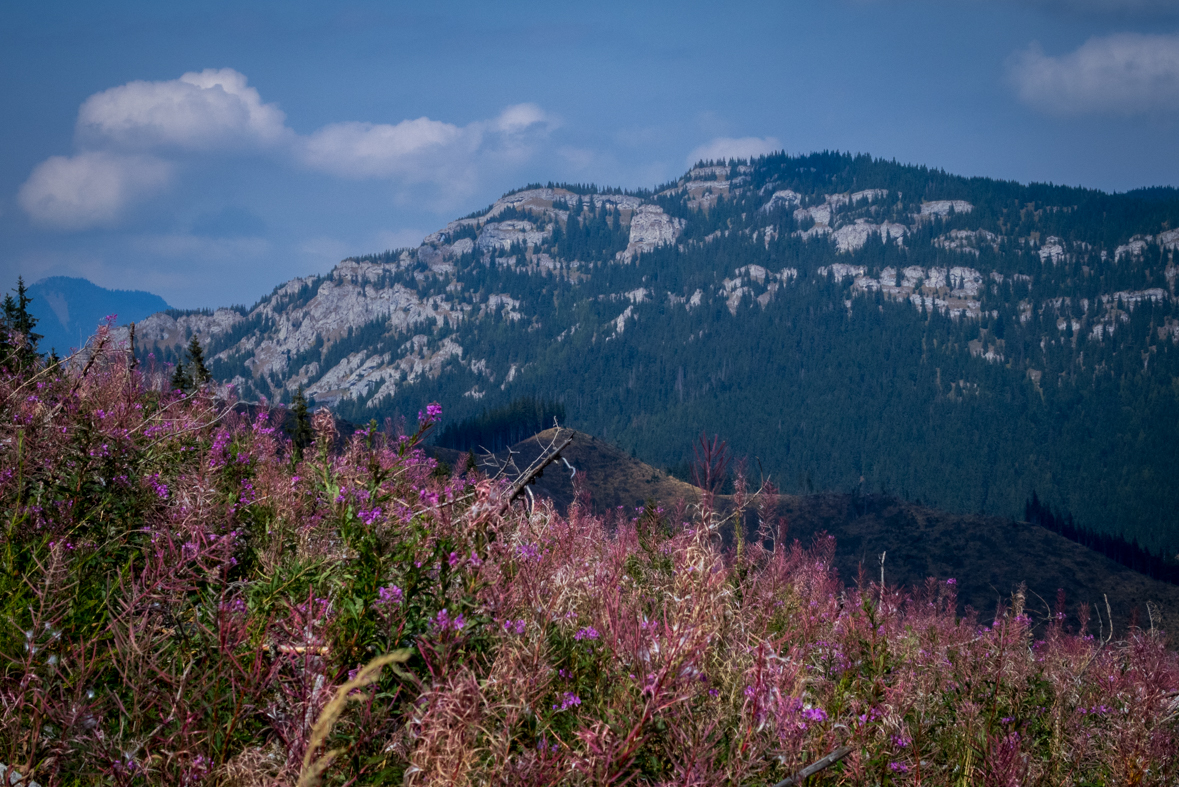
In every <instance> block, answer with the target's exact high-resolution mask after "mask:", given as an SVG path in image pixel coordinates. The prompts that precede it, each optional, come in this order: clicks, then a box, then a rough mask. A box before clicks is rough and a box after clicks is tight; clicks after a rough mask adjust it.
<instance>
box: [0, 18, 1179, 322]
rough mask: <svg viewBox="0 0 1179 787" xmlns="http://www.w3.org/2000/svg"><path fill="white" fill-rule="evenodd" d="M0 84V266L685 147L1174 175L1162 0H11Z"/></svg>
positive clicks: (371, 222)
mask: <svg viewBox="0 0 1179 787" xmlns="http://www.w3.org/2000/svg"><path fill="white" fill-rule="evenodd" d="M0 86H2V87H0V90H2V91H3V92H2V94H0V98H2V99H3V107H4V111H3V114H2V115H0V287H2V288H3V289H5V290H7V289H8V288H10V287H11V286H12V285H13V284H15V281H16V278H17V276H23V277H24V279H25V281H26V282H33V281H37V280H39V279H41V278H44V277H46V276H54V275H63V276H80V277H85V278H88V279H90V280H91V281H93V282H94V283H96V284H99V285H101V286H103V287H109V288H117V289H139V290H147V291H150V292H153V293H156V294H158V295H161V296H163V297H164V298H165V299H166V300H167V301H168V302H169V303H170V304H172V305H173V306H176V307H180V308H203V307H218V306H228V305H232V304H244V305H249V304H251V303H253V302H254V301H256V300H257V299H258V298H259V297H261V296H263V295H265V294H266V293H268V292H270V291H271V290H272V289H273V288H274V287H275V286H277V285H279V284H281V283H282V282H284V281H287V280H289V279H291V278H293V277H295V276H306V275H309V274H314V273H325V272H327V271H328V270H330V269H331V267H332V266H333V265H335V264H336V263H337V262H338V261H340V260H341V259H343V258H345V257H348V256H352V255H359V254H367V253H373V252H380V251H384V250H386V249H390V248H400V247H405V246H416V245H418V243H420V241H421V239H422V237H423V236H425V235H426V234H428V233H430V232H433V231H434V230H437V229H440V228H441V227H443V226H445V225H446V223H447V222H448V221H450V220H452V219H454V218H457V217H459V216H463V215H466V214H468V213H470V212H472V211H474V210H478V209H481V208H483V207H486V206H487V205H488V204H490V203H491V202H492V201H494V200H495V199H496V198H497V197H499V196H500V195H502V194H503V193H504V192H506V191H508V190H511V189H513V188H519V187H521V186H523V185H525V184H527V183H530V182H547V181H567V182H578V183H585V182H592V183H597V184H599V185H610V186H623V187H628V188H639V187H654V186H656V185H658V184H660V183H665V182H667V181H670V180H673V179H675V178H677V177H678V176H680V175H682V174H683V173H684V172H685V171H686V170H687V169H688V168H689V167H690V166H691V164H692V163H693V162H694V161H696V160H699V159H701V158H729V157H748V156H751V155H760V154H763V153H768V152H771V151H775V150H785V151H787V152H789V153H807V152H811V151H818V150H841V151H850V152H853V153H869V154H872V155H874V156H879V157H883V158H888V159H896V160H898V161H901V162H904V163H913V164H924V165H928V166H932V167H940V168H942V169H945V170H947V171H949V172H952V173H956V174H962V175H980V176H987V177H995V178H1004V179H1014V180H1019V181H1022V182H1030V181H1039V182H1053V183H1063V184H1068V185H1082V186H1086V187H1092V188H1099V189H1103V190H1107V191H1125V190H1129V189H1133V188H1138V187H1143V186H1154V185H1171V186H1179V145H1177V144H1176V143H1177V142H1179V0H938V1H937V2H926V1H925V0H813V1H810V2H802V1H797V2H796V1H793V0H775V1H774V2H741V1H740V0H729V2H726V3H717V2H712V1H711V0H710V2H695V1H694V0H676V1H675V2H633V0H632V1H631V2H613V1H612V0H595V2H592V3H587V2H582V3H559V2H553V0H546V1H545V2H498V3H487V2H445V1H444V0H443V1H436V2H433V3H429V4H425V3H420V2H415V3H402V2H396V1H394V0H384V1H383V2H353V1H350V0H343V1H342V2H333V3H330V4H328V3H311V2H302V1H301V0H283V2H259V1H258V0H233V2H221V1H220V0H202V2H200V3H180V2H173V3H159V2H138V1H129V0H107V2H104V3H92V2H54V0H39V1H37V2H33V1H32V0H8V2H5V3H3V4H2V7H0Z"/></svg>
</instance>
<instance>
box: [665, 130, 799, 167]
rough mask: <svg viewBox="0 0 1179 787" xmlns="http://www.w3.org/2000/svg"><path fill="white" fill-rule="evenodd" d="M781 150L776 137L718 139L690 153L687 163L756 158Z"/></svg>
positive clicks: (689, 164)
mask: <svg viewBox="0 0 1179 787" xmlns="http://www.w3.org/2000/svg"><path fill="white" fill-rule="evenodd" d="M781 149H782V145H781V143H779V142H778V140H777V138H776V137H764V138H763V137H739V138H734V137H717V138H716V139H713V140H712V141H711V142H706V143H705V144H703V145H701V146H700V147H698V148H696V149H695V150H693V151H692V152H691V153H689V154H688V158H687V163H688V166H691V165H693V164H695V163H696V162H698V161H728V160H729V159H734V158H742V159H747V158H756V157H758V156H764V155H766V154H767V153H773V152H774V151H775V150H781Z"/></svg>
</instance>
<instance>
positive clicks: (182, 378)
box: [172, 359, 192, 391]
mask: <svg viewBox="0 0 1179 787" xmlns="http://www.w3.org/2000/svg"><path fill="white" fill-rule="evenodd" d="M191 389H192V378H190V377H189V376H188V372H187V371H185V369H184V361H181V360H179V359H178V360H177V361H176V371H174V372H172V390H173V391H189V390H191Z"/></svg>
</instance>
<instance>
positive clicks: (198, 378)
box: [188, 336, 213, 388]
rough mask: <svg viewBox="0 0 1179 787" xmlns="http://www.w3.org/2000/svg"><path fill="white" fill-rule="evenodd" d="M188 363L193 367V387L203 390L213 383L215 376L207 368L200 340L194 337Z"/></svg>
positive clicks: (189, 344) (190, 343)
mask: <svg viewBox="0 0 1179 787" xmlns="http://www.w3.org/2000/svg"><path fill="white" fill-rule="evenodd" d="M188 362H189V366H191V367H192V386H193V387H194V388H203V387H205V386H206V385H208V384H209V383H211V382H213V375H211V374H209V370H208V369H207V368H206V367H205V351H204V350H203V349H201V342H200V339H198V338H197V337H195V336H193V337H192V340H191V341H190V342H189V343H188Z"/></svg>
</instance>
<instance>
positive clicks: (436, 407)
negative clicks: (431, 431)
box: [418, 402, 442, 424]
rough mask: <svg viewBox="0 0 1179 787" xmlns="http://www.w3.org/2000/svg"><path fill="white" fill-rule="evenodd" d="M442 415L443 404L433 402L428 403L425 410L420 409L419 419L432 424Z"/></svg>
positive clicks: (421, 421)
mask: <svg viewBox="0 0 1179 787" xmlns="http://www.w3.org/2000/svg"><path fill="white" fill-rule="evenodd" d="M441 417H442V405H440V404H438V403H437V402H431V403H430V404H428V405H426V410H425V412H422V411H420V410H419V411H418V421H419V422H420V423H422V424H432V423H435V422H437V421H438V419H440V418H441Z"/></svg>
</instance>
